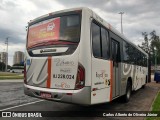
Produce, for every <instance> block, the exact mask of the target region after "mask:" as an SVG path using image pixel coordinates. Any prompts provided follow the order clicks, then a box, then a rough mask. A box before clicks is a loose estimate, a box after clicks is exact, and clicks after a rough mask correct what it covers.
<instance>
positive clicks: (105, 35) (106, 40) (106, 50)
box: [101, 27, 109, 59]
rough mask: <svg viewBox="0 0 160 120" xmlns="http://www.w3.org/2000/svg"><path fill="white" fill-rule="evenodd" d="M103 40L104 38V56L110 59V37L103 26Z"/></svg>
mask: <svg viewBox="0 0 160 120" xmlns="http://www.w3.org/2000/svg"><path fill="white" fill-rule="evenodd" d="M101 40H102V58H103V59H109V38H108V31H107V30H105V29H104V28H102V27H101Z"/></svg>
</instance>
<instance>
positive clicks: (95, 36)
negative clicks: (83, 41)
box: [92, 22, 101, 58]
mask: <svg viewBox="0 0 160 120" xmlns="http://www.w3.org/2000/svg"><path fill="white" fill-rule="evenodd" d="M92 49H93V56H94V57H97V58H101V42H100V27H99V26H98V25H97V24H95V23H94V22H92Z"/></svg>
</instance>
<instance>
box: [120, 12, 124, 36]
mask: <svg viewBox="0 0 160 120" xmlns="http://www.w3.org/2000/svg"><path fill="white" fill-rule="evenodd" d="M119 14H121V33H122V34H123V26H122V15H123V14H124V12H120V13H119Z"/></svg>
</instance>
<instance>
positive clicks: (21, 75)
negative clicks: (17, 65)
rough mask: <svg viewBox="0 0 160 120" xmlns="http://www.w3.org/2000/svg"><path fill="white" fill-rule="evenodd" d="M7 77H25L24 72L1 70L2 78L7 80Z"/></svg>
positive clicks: (0, 75) (0, 76) (0, 77)
mask: <svg viewBox="0 0 160 120" xmlns="http://www.w3.org/2000/svg"><path fill="white" fill-rule="evenodd" d="M5 79H23V74H21V73H9V72H0V80H5Z"/></svg>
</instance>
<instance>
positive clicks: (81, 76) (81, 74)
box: [75, 64, 85, 89]
mask: <svg viewBox="0 0 160 120" xmlns="http://www.w3.org/2000/svg"><path fill="white" fill-rule="evenodd" d="M77 72H78V73H77V80H76V86H75V89H81V88H83V87H84V82H85V69H84V67H83V66H82V65H81V64H79V65H78V71H77Z"/></svg>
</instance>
